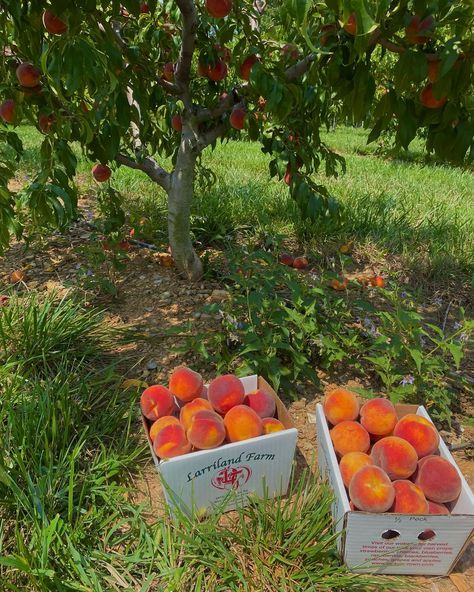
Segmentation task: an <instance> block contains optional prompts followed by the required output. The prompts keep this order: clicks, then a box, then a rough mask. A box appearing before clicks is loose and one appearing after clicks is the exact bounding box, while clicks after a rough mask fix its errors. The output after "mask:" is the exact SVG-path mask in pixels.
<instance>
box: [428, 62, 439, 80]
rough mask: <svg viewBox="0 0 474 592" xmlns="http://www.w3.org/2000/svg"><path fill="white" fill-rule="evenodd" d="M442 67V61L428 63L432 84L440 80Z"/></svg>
mask: <svg viewBox="0 0 474 592" xmlns="http://www.w3.org/2000/svg"><path fill="white" fill-rule="evenodd" d="M440 66H441V60H431V61H429V62H428V80H429V81H430V82H436V81H437V80H438V76H439V68H440Z"/></svg>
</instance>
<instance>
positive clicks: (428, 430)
mask: <svg viewBox="0 0 474 592" xmlns="http://www.w3.org/2000/svg"><path fill="white" fill-rule="evenodd" d="M393 435H394V436H398V437H399V438H403V439H404V440H406V441H407V442H410V444H411V445H412V446H413V448H414V449H415V450H416V453H417V454H418V458H423V457H424V456H429V455H431V454H433V453H434V452H435V450H436V449H437V448H438V446H439V434H438V432H437V430H436V428H435V427H434V425H433V424H432V423H431V421H429V420H428V419H425V418H424V417H421V416H420V415H415V414H414V413H409V414H408V415H405V416H404V417H402V418H401V419H400V420H399V422H398V423H397V425H396V426H395V429H394V430H393Z"/></svg>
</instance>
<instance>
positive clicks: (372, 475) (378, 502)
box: [349, 465, 395, 514]
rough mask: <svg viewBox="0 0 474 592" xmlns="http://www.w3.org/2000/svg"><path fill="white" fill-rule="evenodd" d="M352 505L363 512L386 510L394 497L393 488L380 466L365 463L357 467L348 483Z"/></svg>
mask: <svg viewBox="0 0 474 592" xmlns="http://www.w3.org/2000/svg"><path fill="white" fill-rule="evenodd" d="M349 495H350V498H351V500H352V502H353V503H354V506H355V507H356V508H357V509H359V510H362V511H364V512H375V513H378V514H380V513H382V512H387V511H388V510H389V509H390V508H391V506H392V504H393V501H394V499H395V489H394V487H393V484H392V483H391V481H390V479H389V477H388V475H387V473H385V471H383V470H382V469H381V468H380V467H376V466H374V465H367V466H365V467H362V468H361V469H359V470H358V471H357V472H356V473H355V475H354V476H353V477H352V480H351V482H350V485H349Z"/></svg>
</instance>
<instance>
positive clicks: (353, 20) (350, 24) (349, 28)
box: [344, 12, 357, 35]
mask: <svg viewBox="0 0 474 592" xmlns="http://www.w3.org/2000/svg"><path fill="white" fill-rule="evenodd" d="M344 30H345V31H346V32H347V33H349V35H357V17H356V15H355V13H354V12H353V13H352V14H351V15H350V16H349V18H348V19H347V22H346V23H344Z"/></svg>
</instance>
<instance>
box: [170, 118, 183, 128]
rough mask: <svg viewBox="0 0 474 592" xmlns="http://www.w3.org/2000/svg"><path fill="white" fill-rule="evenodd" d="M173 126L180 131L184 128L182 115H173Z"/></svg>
mask: <svg viewBox="0 0 474 592" xmlns="http://www.w3.org/2000/svg"><path fill="white" fill-rule="evenodd" d="M171 127H172V128H173V129H174V130H175V131H176V132H180V131H182V129H183V118H182V117H181V115H173V117H172V118H171Z"/></svg>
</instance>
